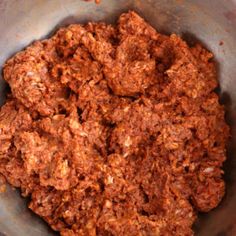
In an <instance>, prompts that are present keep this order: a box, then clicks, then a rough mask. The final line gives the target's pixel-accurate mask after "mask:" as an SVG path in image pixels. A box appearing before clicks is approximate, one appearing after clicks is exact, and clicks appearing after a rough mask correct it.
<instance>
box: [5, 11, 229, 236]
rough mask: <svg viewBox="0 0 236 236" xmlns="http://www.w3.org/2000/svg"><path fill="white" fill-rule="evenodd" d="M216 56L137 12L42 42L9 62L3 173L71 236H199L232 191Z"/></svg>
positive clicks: (66, 31) (78, 27) (73, 28)
mask: <svg viewBox="0 0 236 236" xmlns="http://www.w3.org/2000/svg"><path fill="white" fill-rule="evenodd" d="M212 57H213V55H212V53H210V52H208V51H207V50H206V49H204V48H203V47H202V46H201V45H196V46H194V47H192V48H191V47H189V46H188V45H187V44H186V43H185V42H184V41H183V40H182V39H181V38H180V37H178V36H176V35H171V36H165V35H162V34H160V33H158V32H157V31H156V30H155V29H153V28H152V27H151V26H150V25H149V24H148V23H146V22H145V21H144V20H143V19H142V18H141V17H140V16H138V15H137V14H136V13H134V12H129V13H126V14H122V15H121V16H120V18H119V21H118V24H117V25H116V26H112V25H107V24H105V23H88V24H87V25H76V24H74V25H70V26H69V27H67V28H62V29H60V30H59V31H58V32H57V33H56V34H55V35H54V36H53V37H52V38H50V39H47V40H43V41H37V42H35V43H33V44H32V45H31V46H29V47H28V48H26V49H25V50H24V51H22V52H19V53H17V54H16V55H15V56H14V57H13V58H11V59H10V60H8V61H7V62H6V64H5V66H4V70H3V75H4V79H5V80H6V81H7V82H8V83H9V85H10V88H11V92H12V94H11V96H9V99H8V100H7V101H6V104H5V105H4V106H3V107H2V108H1V110H0V173H1V174H2V175H3V176H4V177H5V178H6V179H7V181H8V182H9V183H10V184H12V185H13V186H15V187H19V188H21V190H22V195H23V196H28V197H30V199H31V201H30V204H29V208H30V209H31V210H32V211H34V212H35V213H36V214H38V215H39V216H41V217H42V218H43V219H44V220H45V221H47V222H48V224H49V225H50V226H51V227H52V228H53V229H54V230H56V231H59V232H60V234H61V235H62V236H73V235H86V236H87V235H91V236H94V235H101V236H103V235H104V236H105V235H114V236H118V235H127V236H132V235H133V236H137V235H160V236H168V235H170V236H171V235H176V236H178V235H179V236H183V235H186V236H187V235H193V231H192V229H191V227H192V224H193V223H194V221H195V220H196V216H197V212H198V211H200V212H208V211H210V210H211V209H213V208H215V207H216V206H217V205H218V204H219V202H220V201H221V199H222V197H223V195H224V189H225V184H224V181H223V179H222V174H223V171H222V169H221V168H222V164H223V162H224V160H225V158H226V150H225V146H226V141H227V138H228V136H229V128H228V126H227V125H226V123H225V120H224V107H223V106H222V105H220V104H219V101H218V96H217V95H216V93H215V92H214V90H215V88H216V87H217V78H216V69H215V64H214V62H213V61H212Z"/></svg>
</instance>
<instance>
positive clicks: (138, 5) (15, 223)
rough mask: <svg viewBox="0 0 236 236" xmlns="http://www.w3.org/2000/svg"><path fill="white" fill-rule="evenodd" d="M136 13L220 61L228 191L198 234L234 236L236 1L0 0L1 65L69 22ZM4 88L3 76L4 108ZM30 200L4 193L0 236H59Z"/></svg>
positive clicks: (0, 99) (0, 88)
mask: <svg viewBox="0 0 236 236" xmlns="http://www.w3.org/2000/svg"><path fill="white" fill-rule="evenodd" d="M128 9H133V10H136V11H137V12H139V13H140V14H141V15H142V16H143V17H144V18H145V19H146V20H147V21H148V22H150V23H151V24H152V25H153V26H154V27H155V28H156V29H157V30H158V31H160V32H164V33H172V32H175V33H177V34H180V35H181V36H182V37H183V38H184V39H185V40H187V41H188V42H189V43H190V44H192V43H195V42H197V41H199V42H201V43H203V44H204V45H205V46H206V47H207V48H209V49H210V50H211V51H212V52H214V54H215V60H216V61H217V62H218V73H219V79H220V91H219V93H220V96H221V101H222V102H223V103H224V104H225V105H226V109H227V122H228V123H229V125H230V126H231V133H232V138H231V140H230V144H229V147H228V160H227V161H226V163H225V172H226V174H225V180H226V183H227V193H226V196H225V198H224V199H223V201H222V203H221V204H220V206H219V207H217V209H215V210H213V211H211V212H210V213H207V214H201V215H200V219H199V221H198V222H197V223H196V225H195V232H196V235H199V236H205V235H206V236H226V235H232V236H233V235H236V158H235V155H236V123H235V121H236V59H235V57H236V44H235V42H236V0H102V2H101V4H99V5H96V4H95V3H93V2H89V3H88V2H84V1H82V0H66V1H63V0H0V32H1V33H0V66H2V64H3V63H4V61H5V60H6V59H7V58H9V57H10V56H11V55H13V54H14V53H15V52H17V51H19V50H21V49H23V48H24V47H25V46H26V45H28V44H29V43H31V42H32V41H34V40H37V39H42V38H45V37H47V36H48V35H50V34H52V33H53V32H54V31H55V29H57V28H59V27H60V26H63V25H68V24H70V23H76V22H79V23H84V22H87V21H101V20H102V21H107V22H114V21H115V20H116V19H117V17H118V16H119V14H120V13H122V12H125V11H127V10H128ZM5 88H6V85H5V83H4V82H3V80H2V78H0V104H3V103H4V99H5V93H6V92H5V91H6V90H5ZM26 205H27V200H25V199H23V198H21V197H20V194H19V192H18V191H17V190H13V189H12V188H11V187H9V186H8V187H7V191H6V192H5V193H1V194H0V236H1V235H7V236H32V235H33V236H44V235H55V233H54V232H52V231H50V229H49V228H48V226H47V225H46V224H45V223H44V222H43V221H42V220H41V219H39V218H38V217H37V216H35V215H34V214H33V213H31V211H30V210H28V209H27V207H26Z"/></svg>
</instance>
